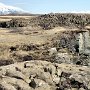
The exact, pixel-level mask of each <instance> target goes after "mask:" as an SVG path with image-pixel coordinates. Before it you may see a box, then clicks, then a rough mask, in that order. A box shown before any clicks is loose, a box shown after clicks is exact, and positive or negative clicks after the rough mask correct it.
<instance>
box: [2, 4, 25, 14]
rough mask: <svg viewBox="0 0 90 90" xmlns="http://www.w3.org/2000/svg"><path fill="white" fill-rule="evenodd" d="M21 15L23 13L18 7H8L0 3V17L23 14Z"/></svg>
mask: <svg viewBox="0 0 90 90" xmlns="http://www.w3.org/2000/svg"><path fill="white" fill-rule="evenodd" d="M23 13H25V11H24V10H22V9H20V8H18V7H13V6H9V5H5V4H3V3H0V15H6V14H23Z"/></svg>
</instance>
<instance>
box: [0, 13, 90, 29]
mask: <svg viewBox="0 0 90 90" xmlns="http://www.w3.org/2000/svg"><path fill="white" fill-rule="evenodd" d="M17 15H18V14H17ZM23 15H26V14H23ZM27 15H29V14H27ZM30 15H33V14H30ZM36 16H37V17H33V18H31V19H24V18H20V19H17V18H16V19H12V20H10V21H7V22H0V27H5V28H9V27H26V26H28V25H29V26H32V25H33V26H40V27H41V28H43V29H45V30H48V29H52V28H54V27H57V26H62V27H70V28H81V29H82V28H84V27H85V26H87V25H89V24H90V14H71V13H70V14H69V13H67V14H59V13H56V14H45V15H36Z"/></svg>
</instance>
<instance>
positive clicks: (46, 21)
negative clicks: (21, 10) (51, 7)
mask: <svg viewBox="0 0 90 90" xmlns="http://www.w3.org/2000/svg"><path fill="white" fill-rule="evenodd" d="M89 24H90V15H87V14H47V15H39V16H13V17H12V16H0V90H90V55H87V54H84V53H79V45H78V44H77V40H76V39H77V32H81V31H83V30H86V29H88V30H89V29H90V26H89Z"/></svg>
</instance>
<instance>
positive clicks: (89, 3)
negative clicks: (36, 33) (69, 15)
mask: <svg viewBox="0 0 90 90" xmlns="http://www.w3.org/2000/svg"><path fill="white" fill-rule="evenodd" d="M0 2H1V3H4V4H6V5H11V6H16V7H20V8H22V9H24V10H26V11H29V12H30V13H51V12H57V13H58V12H73V11H76V12H82V11H84V12H86V11H90V0H0Z"/></svg>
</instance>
